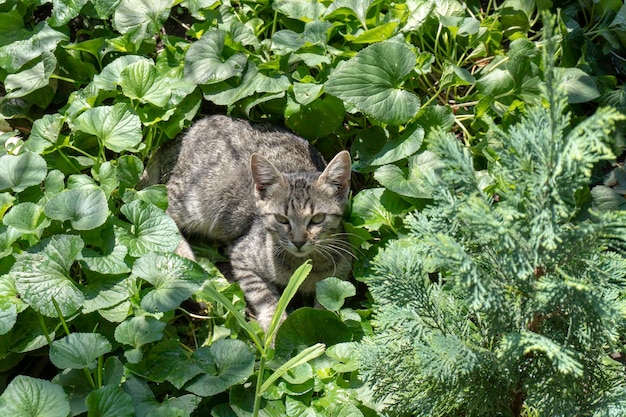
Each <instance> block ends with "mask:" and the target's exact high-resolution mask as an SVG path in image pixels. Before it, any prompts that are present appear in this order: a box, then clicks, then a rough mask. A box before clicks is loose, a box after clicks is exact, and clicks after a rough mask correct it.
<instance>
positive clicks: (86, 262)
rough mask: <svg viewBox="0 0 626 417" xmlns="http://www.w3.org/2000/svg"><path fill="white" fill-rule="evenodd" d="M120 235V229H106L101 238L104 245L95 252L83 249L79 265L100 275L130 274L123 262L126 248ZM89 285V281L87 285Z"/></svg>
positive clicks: (92, 249) (90, 249)
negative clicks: (103, 239)
mask: <svg viewBox="0 0 626 417" xmlns="http://www.w3.org/2000/svg"><path fill="white" fill-rule="evenodd" d="M122 234H123V231H122V229H121V228H112V229H110V228H108V229H105V230H104V231H102V237H103V238H105V241H104V243H103V244H102V246H101V247H99V248H98V250H97V251H96V250H95V249H94V248H85V249H83V252H82V259H81V260H80V262H81V265H82V266H83V267H84V268H85V269H88V270H90V271H93V272H98V273H100V274H125V273H127V272H130V268H129V267H128V265H127V264H126V262H125V258H126V255H127V254H128V248H127V247H126V246H124V245H122V243H121V240H120V239H121V236H122ZM91 284H92V282H91V280H90V282H89V284H88V285H91ZM120 301H121V300H120ZM110 306H111V305H109V306H108V307H110Z"/></svg>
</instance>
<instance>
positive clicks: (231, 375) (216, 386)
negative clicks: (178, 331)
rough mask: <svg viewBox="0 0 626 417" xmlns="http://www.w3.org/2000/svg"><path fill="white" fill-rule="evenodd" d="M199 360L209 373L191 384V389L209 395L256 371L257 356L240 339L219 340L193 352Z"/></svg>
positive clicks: (205, 395)
mask: <svg viewBox="0 0 626 417" xmlns="http://www.w3.org/2000/svg"><path fill="white" fill-rule="evenodd" d="M193 356H194V359H195V360H196V363H197V364H198V365H199V366H200V367H201V368H202V369H203V371H204V372H205V373H206V374H205V375H201V376H199V377H198V378H196V379H195V380H194V382H192V383H191V384H189V385H188V386H187V387H186V389H187V391H189V392H193V393H194V394H197V395H200V396H202V397H209V396H213V395H216V394H219V393H220V392H224V391H226V390H227V389H228V388H230V387H232V386H233V385H235V384H240V383H242V382H244V381H245V380H246V379H248V377H250V375H252V372H253V371H254V355H253V354H252V352H251V351H250V348H249V347H248V345H247V344H245V343H244V342H242V341H240V340H233V339H220V340H218V341H216V342H215V343H213V344H212V345H211V346H210V347H208V348H206V347H203V348H200V349H197V350H196V351H195V352H194V355H193Z"/></svg>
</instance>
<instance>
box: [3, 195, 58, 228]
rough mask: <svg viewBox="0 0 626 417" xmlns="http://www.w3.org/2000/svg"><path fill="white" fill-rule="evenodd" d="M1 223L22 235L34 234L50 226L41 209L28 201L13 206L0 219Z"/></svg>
mask: <svg viewBox="0 0 626 417" xmlns="http://www.w3.org/2000/svg"><path fill="white" fill-rule="evenodd" d="M2 223H3V224H4V225H6V226H11V227H13V228H14V229H15V230H17V231H18V232H20V233H22V234H29V233H35V232H37V231H38V230H40V229H41V228H43V227H46V226H48V225H50V221H49V220H48V221H46V216H45V215H44V210H43V207H41V206H40V205H39V204H35V203H31V202H28V201H27V202H25V203H20V204H18V205H16V206H13V207H12V208H11V211H9V212H8V213H7V214H6V215H5V216H4V218H3V219H2Z"/></svg>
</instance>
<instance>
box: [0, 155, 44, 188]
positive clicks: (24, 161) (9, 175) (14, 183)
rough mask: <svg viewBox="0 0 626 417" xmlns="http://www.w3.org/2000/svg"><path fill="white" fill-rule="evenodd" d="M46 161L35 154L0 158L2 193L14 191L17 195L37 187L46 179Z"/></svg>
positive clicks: (0, 186) (0, 185)
mask: <svg viewBox="0 0 626 417" xmlns="http://www.w3.org/2000/svg"><path fill="white" fill-rule="evenodd" d="M47 174H48V166H47V165H46V161H45V160H44V159H43V158H42V157H41V156H39V155H37V154H36V153H33V152H24V153H22V154H19V155H2V156H0V191H1V190H13V191H15V192H16V193H19V192H22V191H24V190H25V189H26V188H28V187H30V186H32V185H37V184H39V183H41V182H42V181H43V180H44V179H46V175H47Z"/></svg>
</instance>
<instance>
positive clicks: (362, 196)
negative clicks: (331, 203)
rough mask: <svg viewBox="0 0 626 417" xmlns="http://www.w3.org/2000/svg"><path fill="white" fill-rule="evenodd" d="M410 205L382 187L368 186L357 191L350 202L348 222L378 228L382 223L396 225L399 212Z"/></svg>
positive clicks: (372, 228) (373, 228)
mask: <svg viewBox="0 0 626 417" xmlns="http://www.w3.org/2000/svg"><path fill="white" fill-rule="evenodd" d="M410 207H411V206H410V205H409V204H408V203H407V202H405V201H404V200H402V199H400V198H399V197H398V196H396V195H394V194H393V193H391V192H389V191H387V190H385V189H384V188H368V189H366V190H363V191H361V192H359V193H358V194H357V195H356V196H355V197H354V201H353V203H352V213H351V217H350V223H352V224H353V225H355V226H364V227H365V228H367V229H368V230H378V229H380V228H381V227H382V226H383V225H387V226H390V227H396V226H397V225H396V224H395V223H394V222H395V221H396V219H397V217H398V215H399V214H402V213H403V212H405V211H406V210H408V209H409V208H410Z"/></svg>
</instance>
